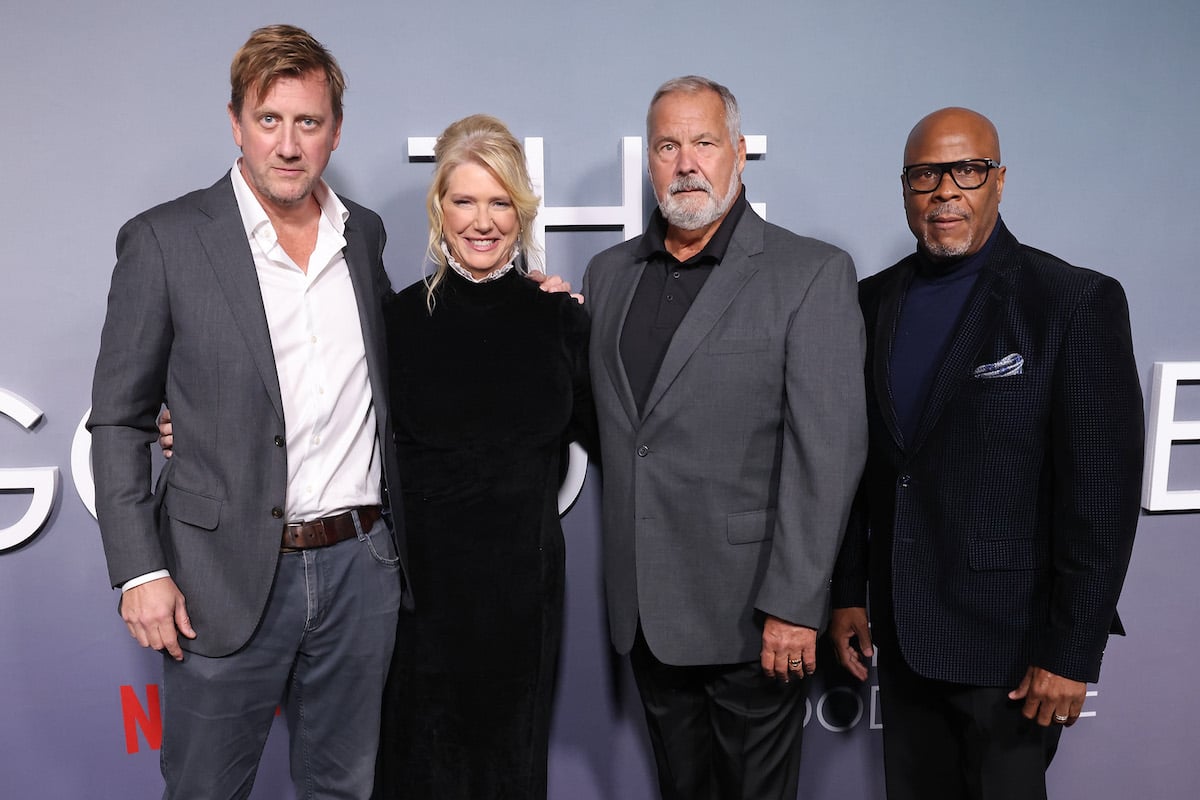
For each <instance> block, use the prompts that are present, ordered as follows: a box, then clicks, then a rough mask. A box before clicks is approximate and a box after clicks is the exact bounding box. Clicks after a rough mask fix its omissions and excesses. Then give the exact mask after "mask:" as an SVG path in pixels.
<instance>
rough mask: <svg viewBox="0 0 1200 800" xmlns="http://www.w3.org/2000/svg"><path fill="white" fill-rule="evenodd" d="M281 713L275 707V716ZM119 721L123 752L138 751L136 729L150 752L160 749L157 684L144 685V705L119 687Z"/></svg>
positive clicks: (281, 710)
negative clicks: (123, 727) (121, 727)
mask: <svg viewBox="0 0 1200 800" xmlns="http://www.w3.org/2000/svg"><path fill="white" fill-rule="evenodd" d="M282 713H283V709H282V708H280V707H279V706H276V707H275V716H277V717H278V716H279V715H280V714H282ZM121 721H122V722H123V723H124V725H125V752H126V753H131V754H132V753H136V752H138V750H139V749H141V748H140V747H139V739H138V729H139V728H140V729H141V731H142V736H144V737H145V739H146V746H147V747H149V748H150V749H151V750H158V749H159V748H160V747H162V702H161V701H160V700H159V692H158V684H156V683H147V684H146V704H145V705H142V701H141V700H140V699H138V696H137V692H136V691H134V689H133V687H132V686H122V687H121Z"/></svg>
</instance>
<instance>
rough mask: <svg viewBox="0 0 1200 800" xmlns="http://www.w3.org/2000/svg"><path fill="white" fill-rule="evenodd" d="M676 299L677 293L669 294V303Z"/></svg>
mask: <svg viewBox="0 0 1200 800" xmlns="http://www.w3.org/2000/svg"><path fill="white" fill-rule="evenodd" d="M674 299H675V295H673V294H669V295H667V302H668V303H669V302H671V301H672V300H674Z"/></svg>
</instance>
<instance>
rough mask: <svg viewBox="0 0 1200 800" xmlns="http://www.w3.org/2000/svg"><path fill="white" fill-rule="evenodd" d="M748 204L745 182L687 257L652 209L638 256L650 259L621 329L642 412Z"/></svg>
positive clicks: (623, 357)
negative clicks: (672, 248) (674, 251)
mask: <svg viewBox="0 0 1200 800" xmlns="http://www.w3.org/2000/svg"><path fill="white" fill-rule="evenodd" d="M746 207H747V203H746V187H745V186H743V187H742V190H741V192H740V193H739V194H738V198H737V200H735V201H734V202H733V205H732V206H730V208H729V212H728V213H727V214H726V215H725V219H723V220H721V225H720V226H719V227H718V228H717V232H716V233H714V234H713V237H712V238H711V239H709V240H708V244H706V245H704V249H703V250H701V251H700V252H699V253H697V254H696V255H694V256H692V257H691V258H689V259H688V260H687V261H679V260H678V259H676V258H675V256H673V255H671V254H670V253H668V252H667V247H666V235H667V221H666V219H664V218H663V215H662V212H661V211H659V210H658V209H657V208H656V209H654V213H653V214H651V215H650V222H649V224H648V225H647V226H646V232H645V233H644V234H643V235H642V241H641V243H640V244H639V245H638V249H637V251H636V253H635V255H634V257H635V258H636V260H637V261H645V262H646V267H645V269H644V270H643V271H642V279H641V281H639V282H638V286H637V289H636V290H635V291H634V293H633V301H632V302H631V303H630V305H629V313H628V314H626V315H625V327H624V328H623V329H622V330H621V361H622V362H623V363H624V364H625V374H626V376H627V377H628V378H629V386H630V388H632V389H633V396H634V399H636V400H637V407H638V413H641V411H642V409H643V406H644V405H645V404H646V399H647V397H649V395H650V389H651V388H652V387H653V386H654V379H655V378H656V377H658V370H659V367H661V366H662V361H663V357H664V356H665V355H666V354H667V347H668V346H669V345H670V344H671V338H672V337H673V336H674V335H675V330H676V329H677V328H678V327H679V323H680V322H682V321H683V318H684V316H686V315H687V311H688V309H689V308H691V307H692V301H694V300H695V299H696V296H697V295H699V294H700V289H701V288H703V286H704V282H705V281H706V280H708V276H709V274H710V273H711V272H712V270H713V267H715V266H716V265H717V264H720V263H721V261H722V259H724V258H725V251H726V250H728V249H729V241H730V239H732V238H733V229H734V228H736V227H737V224H738V221H739V220H741V218H742V214H744V213H745V211H746Z"/></svg>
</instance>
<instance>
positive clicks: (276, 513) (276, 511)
mask: <svg viewBox="0 0 1200 800" xmlns="http://www.w3.org/2000/svg"><path fill="white" fill-rule="evenodd" d="M271 516H272V517H274V518H275V519H283V509H282V508H280V507H279V506H275V507H274V508H272V509H271Z"/></svg>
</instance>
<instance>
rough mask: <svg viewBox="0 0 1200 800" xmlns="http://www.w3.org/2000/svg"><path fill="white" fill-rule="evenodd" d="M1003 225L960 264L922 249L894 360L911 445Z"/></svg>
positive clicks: (893, 381) (899, 410) (894, 391)
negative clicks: (939, 257)
mask: <svg viewBox="0 0 1200 800" xmlns="http://www.w3.org/2000/svg"><path fill="white" fill-rule="evenodd" d="M1001 226H1002V223H1001V222H1000V219H999V217H997V219H996V226H995V227H994V228H993V229H992V233H991V235H990V236H988V239H987V241H986V242H984V245H983V247H981V248H979V250H978V251H977V252H975V253H973V254H972V255H969V256H967V257H966V258H963V259H961V260H958V261H936V262H935V261H932V260H930V259H929V257H928V256H927V255H925V254H924V253H923V252H921V251H918V258H917V268H916V271H915V273H914V274H913V278H912V282H911V283H910V284H909V286H908V289H907V291H906V292H905V293H904V299H903V300H902V301H901V306H900V318H899V319H898V320H897V322H896V337H895V340H894V341H893V342H892V352H891V354H890V357H889V359H888V379H889V383H890V389H891V397H892V405H893V407H894V408H895V410H896V420H897V422H899V424H900V431H901V433H902V434H903V435H904V443H905V446H906V447H908V446H911V445H912V443H913V440H914V439H915V438H916V435H917V426H918V425H919V424H920V422H921V415H922V413H923V412H924V411H925V402H926V400H927V398H928V397H929V391H930V389H932V388H933V381H934V378H935V377H936V376H937V371H938V368H939V367H941V365H942V360H943V359H944V358H945V357H946V351H947V350H948V349H949V346H950V341H951V339H952V338H953V336H954V332H955V330H957V328H958V323H959V320H960V319H962V315H963V311H964V310H965V309H966V307H967V300H968V298H970V296H971V289H973V288H974V286H975V281H976V279H977V278H978V277H979V273H980V272H981V271H982V270H983V265H984V264H985V263H987V257H988V254H989V253H990V252H991V250H992V245H993V244H994V243H995V241H996V236H997V234H998V233H999V231H1000V228H1001Z"/></svg>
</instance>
